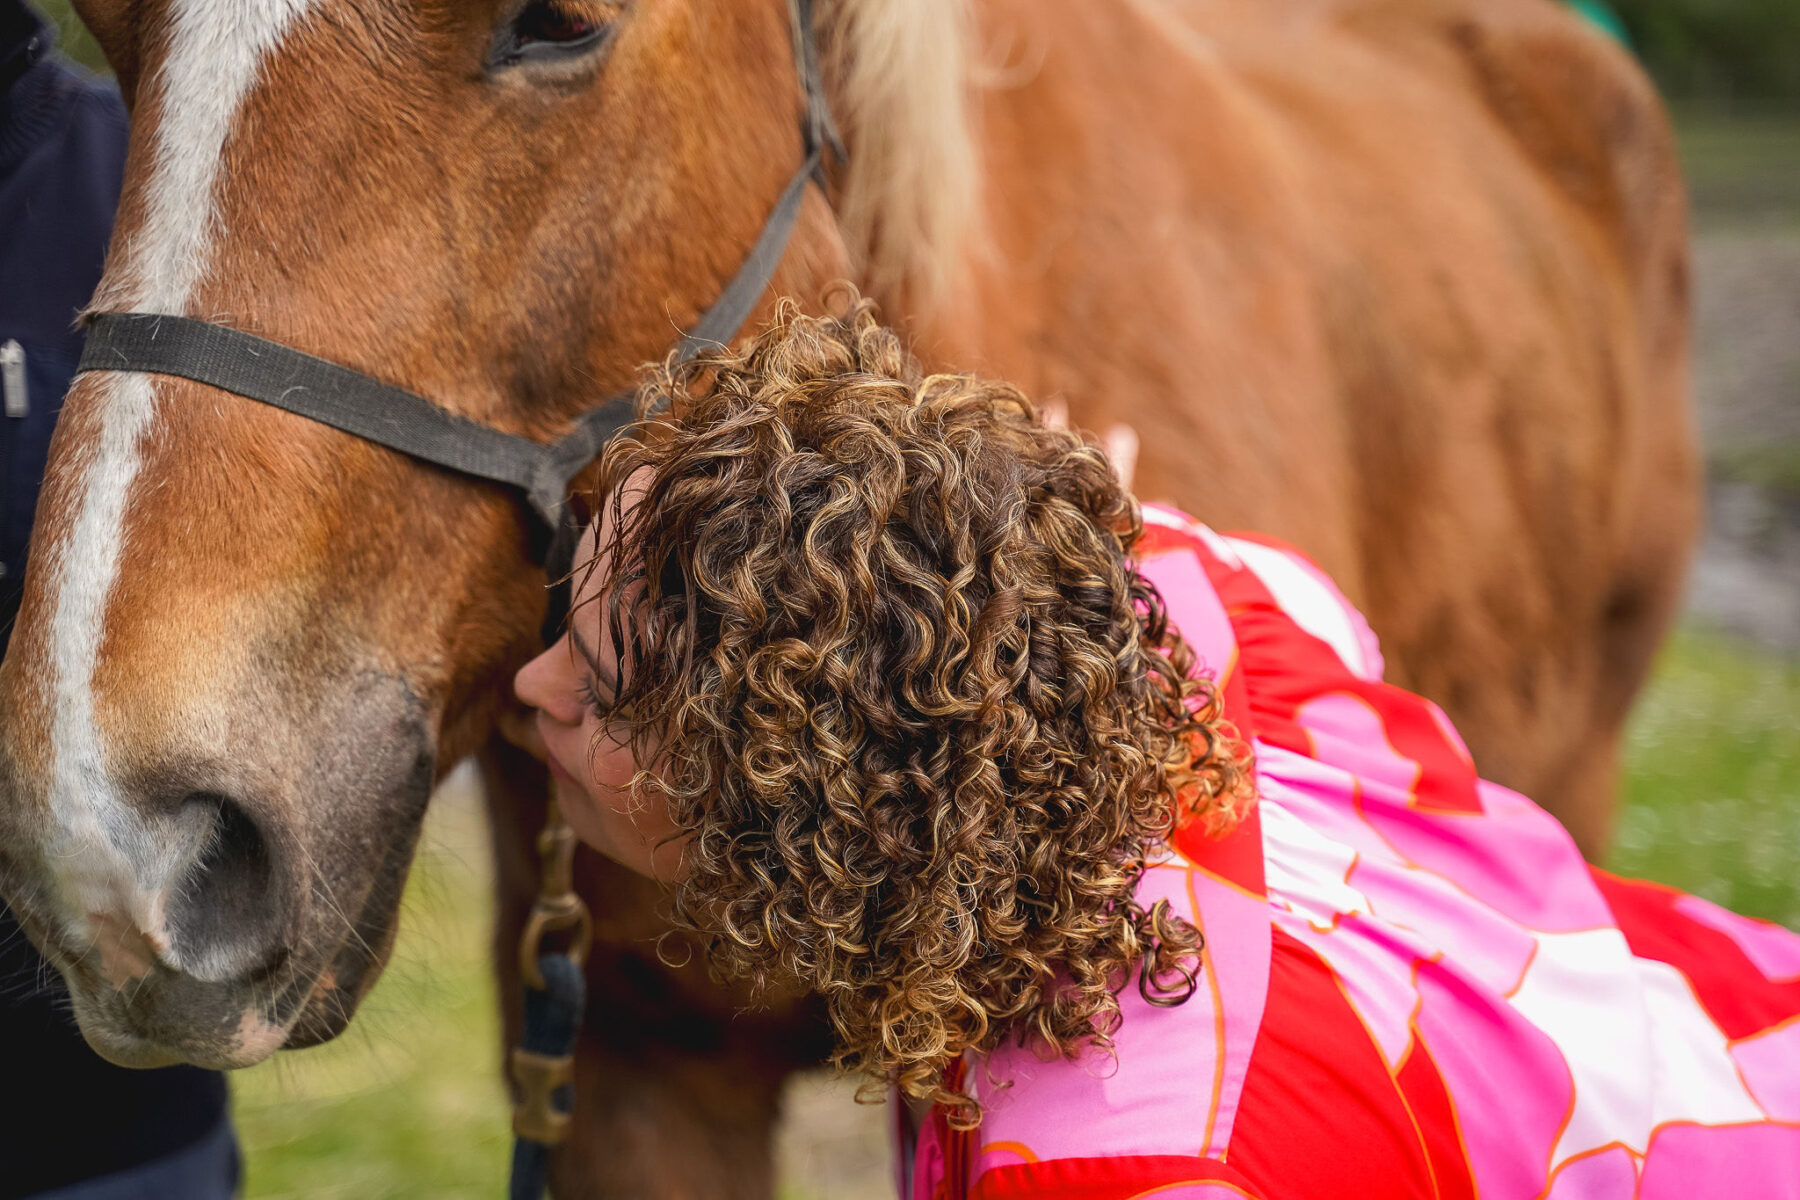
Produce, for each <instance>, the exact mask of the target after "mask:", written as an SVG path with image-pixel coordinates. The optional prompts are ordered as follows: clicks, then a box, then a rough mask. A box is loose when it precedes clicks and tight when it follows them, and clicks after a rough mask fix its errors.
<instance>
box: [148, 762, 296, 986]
mask: <svg viewBox="0 0 1800 1200" xmlns="http://www.w3.org/2000/svg"><path fill="white" fill-rule="evenodd" d="M180 816H181V822H180V823H181V824H182V825H183V826H185V827H187V828H188V829H191V830H194V831H195V832H196V833H197V834H198V836H199V838H200V839H201V840H200V841H199V844H198V853H197V854H195V855H194V856H193V858H192V861H191V862H190V863H189V865H188V866H187V868H186V870H185V871H183V872H181V873H180V874H179V875H178V876H177V878H175V879H174V880H172V881H171V886H170V887H169V890H168V893H167V898H166V900H165V902H164V909H163V912H164V919H165V921H166V927H167V939H166V940H167V943H168V948H167V950H166V952H165V957H166V958H167V959H168V960H169V961H170V962H171V963H172V964H173V965H175V966H176V967H178V968H179V969H180V970H181V971H182V972H183V973H185V974H188V975H192V976H194V977H195V978H198V979H203V980H208V981H213V982H224V981H226V980H231V979H237V978H242V977H244V976H246V975H251V974H255V973H257V972H259V971H264V970H267V969H269V968H271V967H273V966H275V965H277V963H278V962H279V960H280V958H281V957H282V956H283V954H284V953H285V951H284V948H283V937H284V934H285V932H286V929H287V924H288V921H287V918H288V912H287V907H288V906H287V904H286V902H285V898H284V896H283V893H282V889H281V888H280V887H279V881H278V878H277V876H278V865H279V864H278V862H277V860H276V856H275V854H274V851H273V848H272V845H271V840H270V835H269V831H268V830H267V829H266V828H265V827H264V825H263V824H262V823H261V822H260V821H259V820H258V819H257V818H256V817H255V816H254V815H253V810H252V807H251V806H250V805H248V804H246V803H244V802H242V801H240V800H239V799H237V798H234V797H232V796H229V795H225V794H223V793H220V792H191V793H189V794H188V795H187V796H186V797H184V798H183V799H182V801H181V806H180Z"/></svg>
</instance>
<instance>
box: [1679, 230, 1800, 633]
mask: <svg viewBox="0 0 1800 1200" xmlns="http://www.w3.org/2000/svg"><path fill="white" fill-rule="evenodd" d="M1695 286H1696V323H1695V353H1694V392H1695V399H1696V402H1697V405H1698V408H1699V415H1700V431H1701V438H1702V440H1703V442H1704V444H1705V446H1706V450H1707V458H1708V461H1709V463H1710V464H1711V465H1712V467H1711V471H1710V476H1711V477H1710V480H1709V482H1708V486H1707V504H1708V512H1707V532H1706V539H1705V541H1704V543H1703V544H1702V546H1701V549H1700V554H1699V556H1698V558H1697V559H1696V560H1695V563H1694V571H1693V575H1692V578H1691V580H1690V583H1689V589H1688V613H1689V616H1690V617H1691V618H1694V619H1697V620H1699V621H1700V622H1702V623H1705V624H1709V625H1714V626H1717V627H1720V628H1723V629H1726V630H1728V631H1730V632H1732V633H1736V634H1740V635H1742V636H1745V637H1748V638H1752V639H1754V640H1755V641H1757V642H1760V643H1762V644H1763V645H1766V646H1770V647H1772V648H1777V649H1781V650H1785V651H1800V231H1793V230H1769V231H1760V232H1758V231H1749V230H1746V231H1735V232H1706V233H1702V234H1701V235H1700V236H1699V238H1698V239H1697V241H1696V245H1695ZM1771 475H1778V476H1781V477H1783V478H1784V479H1785V480H1786V482H1785V483H1784V484H1781V485H1775V484H1772V483H1771V480H1770V477H1771Z"/></svg>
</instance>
